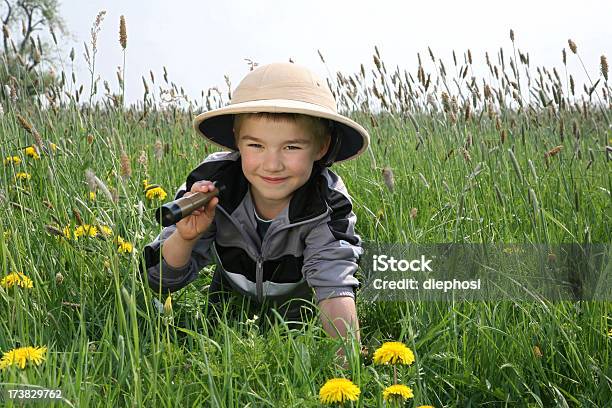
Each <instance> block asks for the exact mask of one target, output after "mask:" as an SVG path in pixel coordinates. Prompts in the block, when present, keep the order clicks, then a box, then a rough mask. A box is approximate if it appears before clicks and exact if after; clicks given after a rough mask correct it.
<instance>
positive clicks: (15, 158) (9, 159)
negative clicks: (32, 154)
mask: <svg viewBox="0 0 612 408" xmlns="http://www.w3.org/2000/svg"><path fill="white" fill-rule="evenodd" d="M9 164H14V165H15V166H17V165H19V164H21V159H20V158H19V156H6V159H4V165H5V166H7V165H9Z"/></svg>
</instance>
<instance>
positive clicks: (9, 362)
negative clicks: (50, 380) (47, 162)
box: [0, 346, 47, 369]
mask: <svg viewBox="0 0 612 408" xmlns="http://www.w3.org/2000/svg"><path fill="white" fill-rule="evenodd" d="M46 352H47V347H44V346H43V347H19V348H16V349H13V350H9V351H8V352H6V353H3V355H2V359H0V369H5V368H7V367H10V366H19V368H21V369H24V368H25V365H26V362H28V361H29V362H32V363H34V364H36V365H40V364H42V362H43V361H44V360H45V353H46Z"/></svg>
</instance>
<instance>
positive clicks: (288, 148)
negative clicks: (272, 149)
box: [287, 146, 301, 150]
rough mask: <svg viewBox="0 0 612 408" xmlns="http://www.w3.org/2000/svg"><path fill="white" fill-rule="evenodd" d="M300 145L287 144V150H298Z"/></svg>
mask: <svg viewBox="0 0 612 408" xmlns="http://www.w3.org/2000/svg"><path fill="white" fill-rule="evenodd" d="M299 149H301V148H300V146H287V150H299Z"/></svg>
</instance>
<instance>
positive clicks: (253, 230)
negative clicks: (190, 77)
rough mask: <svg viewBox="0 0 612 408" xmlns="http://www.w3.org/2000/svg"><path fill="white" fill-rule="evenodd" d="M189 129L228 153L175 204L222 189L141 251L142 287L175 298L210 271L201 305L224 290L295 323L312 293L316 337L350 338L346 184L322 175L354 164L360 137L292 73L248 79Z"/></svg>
mask: <svg viewBox="0 0 612 408" xmlns="http://www.w3.org/2000/svg"><path fill="white" fill-rule="evenodd" d="M194 127H195V129H196V130H197V132H198V133H200V134H201V135H202V136H203V137H204V138H206V139H207V140H208V141H210V142H212V143H213V144H216V145H218V146H221V147H224V148H226V149H230V150H231V152H219V153H214V154H211V155H210V156H208V157H207V158H206V159H205V160H204V161H203V162H202V163H201V164H200V165H199V166H198V167H197V168H196V169H195V170H193V171H192V172H191V173H190V174H189V176H188V177H187V181H186V182H185V183H184V184H183V186H181V187H180V188H179V190H178V192H177V194H176V197H175V198H179V197H182V196H183V195H185V196H189V195H191V194H194V193H195V192H198V191H200V192H207V191H210V190H212V189H214V186H213V185H212V183H213V182H219V183H220V184H222V185H225V186H226V188H225V190H223V191H221V192H220V193H219V196H218V197H215V198H213V199H212V200H211V201H210V202H209V203H208V205H207V206H206V208H204V207H202V208H200V209H198V210H196V211H195V212H193V213H192V214H191V215H190V216H188V217H185V218H184V219H182V220H181V221H179V222H177V223H176V224H175V225H172V226H170V227H166V228H164V229H163V230H162V232H161V234H160V235H159V236H158V237H157V238H156V239H155V240H154V241H153V242H152V243H150V244H149V245H147V246H146V247H145V250H144V258H145V265H146V269H147V275H148V280H149V284H150V286H151V287H152V288H153V289H154V290H155V291H159V290H160V287H161V289H162V290H163V291H169V292H173V291H176V290H178V289H180V288H182V287H184V286H185V285H187V284H188V283H190V282H192V281H193V280H194V279H196V278H197V275H198V272H199V271H200V270H201V269H202V268H203V267H204V266H206V265H209V264H212V263H216V265H217V267H216V270H215V274H214V276H213V281H212V284H211V286H210V288H209V300H210V301H211V303H213V304H214V303H215V302H220V301H221V300H222V299H221V298H220V297H219V292H222V291H229V292H230V293H233V294H238V295H242V296H244V297H245V298H247V299H248V300H249V301H251V302H252V303H254V304H256V305H258V306H261V305H264V304H266V305H271V306H273V307H274V308H276V309H277V310H278V311H279V313H280V314H281V315H283V316H284V317H285V318H286V319H288V320H295V319H298V320H299V319H300V306H301V304H302V303H303V302H301V301H302V300H306V301H307V300H309V299H312V289H314V293H315V296H316V301H317V302H318V306H319V308H320V309H321V312H322V314H323V316H322V317H323V318H322V324H323V328H324V330H325V331H326V332H327V333H328V334H329V335H331V336H333V337H335V336H336V335H337V334H340V335H341V336H343V337H346V334H347V331H348V330H354V331H355V334H356V336H357V338H359V323H358V320H357V313H356V310H355V301H354V298H355V293H354V288H355V287H357V286H358V281H357V279H356V278H355V277H354V273H355V271H356V270H357V261H358V259H359V255H360V254H361V253H362V249H361V246H360V244H361V239H360V237H359V236H358V235H356V234H355V231H354V227H355V222H356V217H355V214H354V213H353V211H352V204H351V201H350V197H349V195H348V193H347V191H346V188H345V186H344V183H343V182H342V180H341V179H340V177H338V176H337V175H336V174H334V173H333V172H331V171H330V170H329V169H328V168H327V167H329V166H331V164H332V163H334V162H340V161H344V160H349V159H352V158H355V157H357V156H358V155H359V154H361V153H362V152H363V151H364V150H365V149H366V147H367V145H368V142H369V135H368V133H367V131H366V130H365V129H363V128H362V127H361V126H360V125H358V124H357V123H355V122H354V121H352V120H350V119H349V118H346V117H344V116H341V115H339V114H338V113H337V111H336V102H335V100H334V97H333V95H332V93H331V91H330V90H329V88H328V87H327V86H326V85H325V83H324V82H323V81H321V80H320V79H319V78H317V77H316V76H315V75H314V74H313V73H312V72H310V71H309V70H307V69H305V68H303V67H301V66H298V65H295V64H292V63H275V64H270V65H266V66H262V67H258V68H257V69H255V70H253V71H251V72H250V73H249V74H248V75H247V76H246V77H245V78H244V79H243V80H242V81H241V83H240V84H239V85H238V87H237V88H236V90H235V91H234V93H233V96H232V100H231V103H230V104H229V105H228V106H226V107H223V108H220V109H215V110H212V111H209V112H205V113H202V114H200V115H198V116H197V117H196V118H195V120H194ZM311 288H312V289H311ZM347 325H348V327H347Z"/></svg>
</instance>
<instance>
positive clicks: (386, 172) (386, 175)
mask: <svg viewBox="0 0 612 408" xmlns="http://www.w3.org/2000/svg"><path fill="white" fill-rule="evenodd" d="M382 175H383V180H384V182H385V185H386V186H387V188H388V189H389V191H391V192H393V190H394V188H395V180H394V178H393V170H391V167H388V166H387V167H385V168H384V169H383V171H382Z"/></svg>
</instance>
